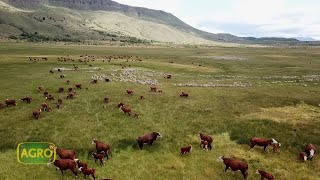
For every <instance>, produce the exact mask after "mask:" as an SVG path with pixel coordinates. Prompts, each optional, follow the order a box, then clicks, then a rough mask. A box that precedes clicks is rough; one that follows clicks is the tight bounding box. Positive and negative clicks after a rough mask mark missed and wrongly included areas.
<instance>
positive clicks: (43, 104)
mask: <svg viewBox="0 0 320 180" xmlns="http://www.w3.org/2000/svg"><path fill="white" fill-rule="evenodd" d="M48 108H49V105H48V104H47V103H42V104H41V110H42V111H46V110H47V109H48Z"/></svg>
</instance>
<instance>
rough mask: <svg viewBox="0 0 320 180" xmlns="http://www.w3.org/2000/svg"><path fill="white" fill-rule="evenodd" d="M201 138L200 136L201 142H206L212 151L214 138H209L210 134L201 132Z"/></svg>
mask: <svg viewBox="0 0 320 180" xmlns="http://www.w3.org/2000/svg"><path fill="white" fill-rule="evenodd" d="M199 136H200V142H201V141H206V142H207V147H208V148H209V150H211V149H212V141H213V139H212V137H211V136H209V135H208V134H205V133H203V132H199ZM200 145H201V143H200Z"/></svg>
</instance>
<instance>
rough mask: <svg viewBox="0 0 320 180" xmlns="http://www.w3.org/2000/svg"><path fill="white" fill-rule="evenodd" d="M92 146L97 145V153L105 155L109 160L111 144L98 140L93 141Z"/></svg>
mask: <svg viewBox="0 0 320 180" xmlns="http://www.w3.org/2000/svg"><path fill="white" fill-rule="evenodd" d="M92 144H93V145H94V144H95V145H96V150H97V152H99V153H101V152H103V154H105V156H106V157H107V159H109V154H110V149H111V147H110V145H109V144H105V143H102V142H101V141H98V140H96V139H94V140H92Z"/></svg>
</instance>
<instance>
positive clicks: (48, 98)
mask: <svg viewBox="0 0 320 180" xmlns="http://www.w3.org/2000/svg"><path fill="white" fill-rule="evenodd" d="M46 99H47V100H49V101H53V100H54V97H53V96H52V95H51V94H49V95H48V97H46Z"/></svg>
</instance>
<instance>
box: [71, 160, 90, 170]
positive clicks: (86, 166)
mask: <svg viewBox="0 0 320 180" xmlns="http://www.w3.org/2000/svg"><path fill="white" fill-rule="evenodd" d="M74 162H76V164H77V166H78V168H81V167H83V168H84V169H87V168H88V164H87V163H84V162H81V161H80V160H79V159H74Z"/></svg>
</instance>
